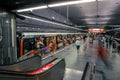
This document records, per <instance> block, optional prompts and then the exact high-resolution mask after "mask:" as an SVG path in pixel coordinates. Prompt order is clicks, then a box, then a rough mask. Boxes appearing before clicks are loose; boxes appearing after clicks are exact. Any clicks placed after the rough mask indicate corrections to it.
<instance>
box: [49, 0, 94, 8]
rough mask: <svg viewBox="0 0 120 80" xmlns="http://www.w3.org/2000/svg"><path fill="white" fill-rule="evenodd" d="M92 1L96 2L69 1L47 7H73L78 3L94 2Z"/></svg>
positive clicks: (90, 0) (88, 0)
mask: <svg viewBox="0 0 120 80" xmlns="http://www.w3.org/2000/svg"><path fill="white" fill-rule="evenodd" d="M94 1H96V0H79V1H69V2H63V3H57V4H50V5H48V7H57V6H65V5H73V4H79V3H87V2H94Z"/></svg>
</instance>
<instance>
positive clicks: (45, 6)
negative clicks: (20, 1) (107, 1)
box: [16, 0, 103, 12]
mask: <svg viewBox="0 0 120 80" xmlns="http://www.w3.org/2000/svg"><path fill="white" fill-rule="evenodd" d="M95 1H96V0H77V1H67V2H62V3H55V4H49V5H43V6H37V7H32V8H26V9H19V10H16V12H25V11H31V10H37V9H45V8H48V7H58V6H65V5H73V4H80V3H88V2H95ZM99 1H103V0H99Z"/></svg>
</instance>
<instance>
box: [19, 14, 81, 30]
mask: <svg viewBox="0 0 120 80" xmlns="http://www.w3.org/2000/svg"><path fill="white" fill-rule="evenodd" d="M21 16H23V17H25V18H29V19H33V20H37V21H41V22H45V23H50V24H55V25H59V26H64V27H67V28H71V29H76V30H81V29H79V28H75V27H71V26H68V25H64V24H60V23H56V22H52V21H48V20H43V19H38V18H34V17H30V16H26V15H21Z"/></svg>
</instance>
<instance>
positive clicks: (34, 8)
mask: <svg viewBox="0 0 120 80" xmlns="http://www.w3.org/2000/svg"><path fill="white" fill-rule="evenodd" d="M44 8H47V6H46V5H45V6H37V7H32V8H26V9H19V10H16V11H17V12H25V11H32V10H37V9H44Z"/></svg>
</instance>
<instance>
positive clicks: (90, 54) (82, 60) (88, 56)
mask: <svg viewBox="0 0 120 80" xmlns="http://www.w3.org/2000/svg"><path fill="white" fill-rule="evenodd" d="M97 43H98V42H97V41H94V45H93V47H89V46H88V44H87V43H84V42H82V44H81V49H80V55H78V54H77V50H76V46H75V44H72V45H71V46H70V48H65V49H63V50H60V51H58V52H57V55H55V56H53V57H48V58H47V59H48V60H49V59H51V58H55V57H57V58H64V59H65V62H66V74H65V78H64V80H80V78H81V76H82V74H83V71H84V68H85V65H86V63H87V62H91V63H93V64H95V65H96V66H97V67H96V70H98V71H99V70H100V71H102V72H103V73H104V77H105V78H104V80H120V67H119V66H120V55H119V54H118V53H117V52H116V53H112V50H113V49H112V47H111V46H110V48H108V50H109V52H110V60H109V64H110V65H111V66H110V68H108V67H106V66H105V64H104V63H103V61H102V60H101V59H99V58H98V57H97V56H96V54H95V46H96V45H97ZM84 47H86V50H85V51H84ZM78 75H79V76H78ZM96 75H97V74H96ZM70 76H71V77H70ZM76 76H78V77H76ZM73 77H74V78H75V79H73ZM96 80H102V79H96Z"/></svg>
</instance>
